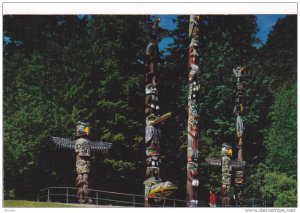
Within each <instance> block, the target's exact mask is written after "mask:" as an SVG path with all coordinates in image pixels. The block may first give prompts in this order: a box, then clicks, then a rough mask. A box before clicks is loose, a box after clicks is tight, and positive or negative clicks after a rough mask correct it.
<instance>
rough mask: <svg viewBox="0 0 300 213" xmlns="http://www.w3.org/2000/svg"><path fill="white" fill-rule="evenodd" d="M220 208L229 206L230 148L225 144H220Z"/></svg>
mask: <svg viewBox="0 0 300 213" xmlns="http://www.w3.org/2000/svg"><path fill="white" fill-rule="evenodd" d="M221 154H222V187H221V194H222V206H229V205H230V186H231V171H232V166H231V162H230V160H231V159H230V157H231V156H232V148H231V146H229V145H227V144H222V151H221Z"/></svg>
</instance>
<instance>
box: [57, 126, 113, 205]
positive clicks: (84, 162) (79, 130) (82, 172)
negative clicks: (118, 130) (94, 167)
mask: <svg viewBox="0 0 300 213" xmlns="http://www.w3.org/2000/svg"><path fill="white" fill-rule="evenodd" d="M51 141H52V142H53V143H54V144H55V145H57V146H58V147H59V148H65V149H70V150H75V153H76V171H77V178H76V187H77V188H78V191H77V198H78V202H79V203H91V202H92V200H91V199H89V190H88V187H89V182H88V174H89V173H90V165H91V164H90V152H91V151H107V150H108V149H110V148H111V147H112V144H111V143H106V142H102V141H99V142H98V141H92V140H91V139H90V124H89V123H87V122H81V121H78V122H77V124H76V140H70V139H65V138H58V137H51Z"/></svg>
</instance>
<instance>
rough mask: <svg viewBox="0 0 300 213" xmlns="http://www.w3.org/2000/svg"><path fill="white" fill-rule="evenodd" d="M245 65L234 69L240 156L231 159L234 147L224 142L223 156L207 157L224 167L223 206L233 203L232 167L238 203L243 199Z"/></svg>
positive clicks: (237, 136) (214, 164)
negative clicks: (243, 80) (243, 76)
mask: <svg viewBox="0 0 300 213" xmlns="http://www.w3.org/2000/svg"><path fill="white" fill-rule="evenodd" d="M243 70H244V68H243V67H237V68H236V69H234V70H233V73H234V75H235V76H236V78H237V93H236V99H235V105H234V110H233V112H234V114H235V115H236V116H237V118H236V134H235V135H236V145H237V149H238V157H237V159H236V160H233V159H231V157H232V147H231V145H227V144H225V143H223V144H222V150H221V158H205V160H206V161H207V162H208V164H210V165H213V166H221V167H222V180H221V181H222V187H221V196H222V206H223V207H225V206H231V205H232V202H231V201H232V200H231V197H232V193H231V181H232V169H233V168H236V170H237V171H236V175H235V179H234V182H235V188H236V190H237V194H236V195H235V199H236V201H237V205H240V204H241V202H242V200H243V195H242V191H243V183H244V168H245V166H246V162H245V161H244V160H243V152H242V151H243V150H242V145H243V141H242V139H243V131H244V126H243V120H242V117H241V113H242V112H243V109H244V107H243V104H242V97H243V95H242V89H243V83H242V75H243Z"/></svg>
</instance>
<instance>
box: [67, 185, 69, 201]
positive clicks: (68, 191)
mask: <svg viewBox="0 0 300 213" xmlns="http://www.w3.org/2000/svg"><path fill="white" fill-rule="evenodd" d="M67 203H69V189H68V188H67Z"/></svg>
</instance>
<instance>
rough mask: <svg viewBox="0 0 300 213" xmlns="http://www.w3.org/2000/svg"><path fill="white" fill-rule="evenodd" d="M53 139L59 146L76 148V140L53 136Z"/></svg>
mask: <svg viewBox="0 0 300 213" xmlns="http://www.w3.org/2000/svg"><path fill="white" fill-rule="evenodd" d="M51 141H52V142H53V143H54V144H55V145H56V146H58V147H59V148H62V149H70V150H75V141H73V140H70V139H67V138H59V137H52V136H51Z"/></svg>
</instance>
